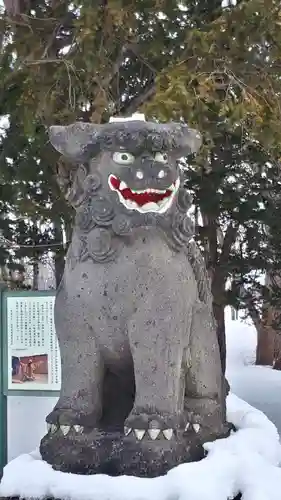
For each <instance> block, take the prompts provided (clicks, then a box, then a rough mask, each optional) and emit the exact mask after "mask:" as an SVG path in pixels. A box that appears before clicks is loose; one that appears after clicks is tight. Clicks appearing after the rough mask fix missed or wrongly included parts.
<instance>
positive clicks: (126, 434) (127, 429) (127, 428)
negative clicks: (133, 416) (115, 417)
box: [124, 427, 132, 436]
mask: <svg viewBox="0 0 281 500" xmlns="http://www.w3.org/2000/svg"><path fill="white" fill-rule="evenodd" d="M131 431H132V429H131V427H124V434H125V436H129V434H130V432H131Z"/></svg>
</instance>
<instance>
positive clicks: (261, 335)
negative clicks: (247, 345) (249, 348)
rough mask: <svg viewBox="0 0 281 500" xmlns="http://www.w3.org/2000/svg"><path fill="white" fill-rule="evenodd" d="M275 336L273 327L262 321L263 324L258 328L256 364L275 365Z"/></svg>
mask: <svg viewBox="0 0 281 500" xmlns="http://www.w3.org/2000/svg"><path fill="white" fill-rule="evenodd" d="M274 336H275V334H274V332H273V330H272V328H271V327H270V326H268V325H266V324H263V323H262V321H261V325H260V327H259V328H258V329H257V349H256V365H262V366H272V365H273V361H274Z"/></svg>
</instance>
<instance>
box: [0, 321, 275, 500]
mask: <svg viewBox="0 0 281 500" xmlns="http://www.w3.org/2000/svg"><path fill="white" fill-rule="evenodd" d="M227 315H228V317H227V345H228V364H227V374H228V378H229V381H230V385H231V388H232V392H234V393H236V395H234V394H231V395H230V396H229V397H228V400H227V410H228V419H229V421H231V422H233V424H234V425H235V427H236V428H237V429H238V432H235V433H232V435H231V436H230V437H229V438H227V439H222V440H218V441H216V442H214V443H206V444H205V449H206V451H207V452H208V454H207V457H206V458H205V459H204V460H202V461H201V462H198V463H192V464H182V465H180V466H178V467H175V468H174V469H172V470H171V471H170V472H169V473H168V474H166V475H165V476H163V477H159V478H155V479H143V478H142V479H141V478H136V477H127V476H123V477H116V478H110V477H108V476H105V475H96V476H75V475H72V474H64V473H61V472H56V471H53V470H52V468H51V467H50V466H49V465H47V464H46V463H44V462H42V460H41V458H40V455H39V454H38V452H34V453H31V454H29V455H21V456H20V457H18V458H16V459H15V460H13V461H12V462H10V463H9V464H8V465H7V467H6V468H5V471H4V477H3V480H2V482H1V485H0V497H1V496H10V497H11V496H23V497H32V498H43V497H51V496H52V497H54V498H67V499H68V500H171V499H173V500H228V499H231V498H233V497H234V496H235V495H237V493H238V492H242V495H243V496H242V498H243V500H280V491H281V468H279V467H278V465H280V462H281V446H280V444H279V435H278V432H277V429H276V427H275V425H274V424H273V423H271V422H270V421H269V420H268V418H267V417H266V416H265V414H266V415H267V416H268V417H269V418H270V419H271V420H272V421H273V422H275V423H276V425H277V426H278V428H279V431H281V398H280V389H281V373H280V372H275V371H273V370H271V369H269V368H261V367H255V366H253V362H254V355H255V347H256V335H255V331H254V329H253V328H252V327H251V326H250V325H246V324H245V323H244V324H241V323H240V322H239V321H231V320H230V317H229V311H228V312H227ZM237 396H239V397H241V398H244V399H245V400H247V401H248V403H250V404H252V405H254V406H255V407H256V408H259V409H260V410H262V411H263V412H264V413H261V412H260V411H259V410H257V409H255V408H253V407H252V406H250V405H249V404H247V403H246V402H244V401H242V400H241V399H239V398H238V397H237Z"/></svg>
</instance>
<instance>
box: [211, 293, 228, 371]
mask: <svg viewBox="0 0 281 500" xmlns="http://www.w3.org/2000/svg"><path fill="white" fill-rule="evenodd" d="M213 312H214V316H215V320H216V323H217V338H218V343H219V349H220V358H221V366H222V372H223V374H225V369H226V341H225V318H224V305H223V304H216V303H215V302H213Z"/></svg>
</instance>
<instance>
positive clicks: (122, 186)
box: [119, 181, 128, 191]
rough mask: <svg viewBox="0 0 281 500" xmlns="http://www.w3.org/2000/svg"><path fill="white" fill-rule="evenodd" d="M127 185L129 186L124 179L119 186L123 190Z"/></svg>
mask: <svg viewBox="0 0 281 500" xmlns="http://www.w3.org/2000/svg"><path fill="white" fill-rule="evenodd" d="M127 187H128V186H127V184H126V182H124V181H121V182H120V186H119V190H120V191H123V189H127Z"/></svg>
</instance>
